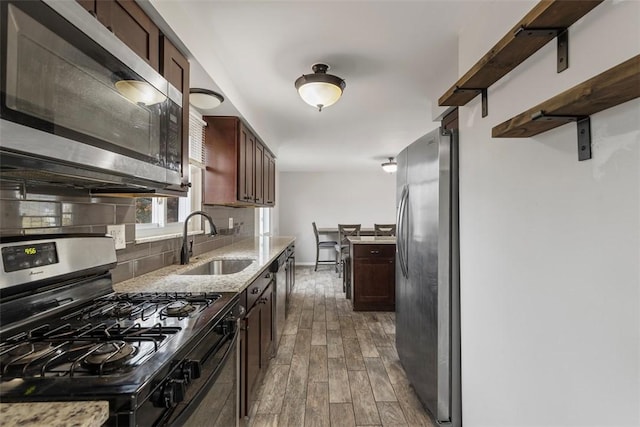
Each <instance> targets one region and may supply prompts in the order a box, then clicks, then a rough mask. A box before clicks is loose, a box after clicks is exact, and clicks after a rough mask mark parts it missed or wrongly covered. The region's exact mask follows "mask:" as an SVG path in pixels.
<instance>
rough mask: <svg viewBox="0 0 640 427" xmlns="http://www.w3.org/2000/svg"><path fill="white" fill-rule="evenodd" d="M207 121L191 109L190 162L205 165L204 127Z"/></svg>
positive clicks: (199, 165)
mask: <svg viewBox="0 0 640 427" xmlns="http://www.w3.org/2000/svg"><path fill="white" fill-rule="evenodd" d="M205 126H207V123H206V122H205V121H204V120H202V118H201V117H200V115H198V114H196V113H194V112H193V111H189V159H190V163H191V164H193V165H196V166H198V167H200V168H203V167H204V160H205V159H204V129H205Z"/></svg>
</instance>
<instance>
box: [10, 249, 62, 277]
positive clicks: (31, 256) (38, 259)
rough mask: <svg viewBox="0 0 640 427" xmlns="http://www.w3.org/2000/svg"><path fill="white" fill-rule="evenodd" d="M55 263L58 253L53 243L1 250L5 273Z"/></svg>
mask: <svg viewBox="0 0 640 427" xmlns="http://www.w3.org/2000/svg"><path fill="white" fill-rule="evenodd" d="M57 262H58V251H57V250H56V243H55V242H48V243H36V244H33V245H22V246H8V247H5V248H2V264H3V265H4V271H5V273H10V272H12V271H18V270H26V269H28V268H33V267H42V266H45V265H50V264H56V263H57Z"/></svg>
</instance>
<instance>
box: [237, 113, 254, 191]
mask: <svg viewBox="0 0 640 427" xmlns="http://www.w3.org/2000/svg"><path fill="white" fill-rule="evenodd" d="M255 146H256V140H255V136H253V134H252V133H251V131H249V129H247V128H246V127H245V126H244V125H243V124H242V123H241V124H240V141H239V147H238V148H239V153H238V200H242V201H245V202H253V201H254V198H255V191H254V185H255V182H254V170H255V149H256V148H255Z"/></svg>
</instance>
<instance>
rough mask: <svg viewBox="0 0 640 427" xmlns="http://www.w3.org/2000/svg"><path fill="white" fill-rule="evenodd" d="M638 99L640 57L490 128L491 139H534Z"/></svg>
mask: <svg viewBox="0 0 640 427" xmlns="http://www.w3.org/2000/svg"><path fill="white" fill-rule="evenodd" d="M638 97H640V55H636V56H634V57H633V58H631V59H628V60H627V61H625V62H623V63H621V64H618V65H616V66H615V67H613V68H610V69H608V70H607V71H605V72H603V73H601V74H598V75H597V76H595V77H593V78H591V79H589V80H587V81H585V82H583V83H580V84H579V85H576V86H574V87H572V88H571V89H568V90H566V91H564V92H562V93H560V94H558V95H556V96H554V97H553V98H551V99H548V100H547V101H545V102H543V103H541V104H538V105H536V106H535V107H533V108H531V109H529V110H527V111H525V112H524V113H522V114H519V115H517V116H515V117H513V118H511V119H509V120H507V121H506V122H504V123H500V124H499V125H497V126H495V127H494V128H493V129H492V131H491V136H492V137H494V138H526V137H530V136H534V135H537V134H539V133H542V132H546V131H548V130H550V129H553V128H556V127H558V126H562V125H563V124H565V123H568V122H570V121H575V120H576V118H578V117H588V116H590V115H592V114H594V113H597V112H599V111H602V110H606V109H607V108H611V107H614V106H616V105H618V104H622V103H624V102H627V101H630V100H632V99H634V98H638ZM558 116H560V117H558ZM563 118H564V120H563Z"/></svg>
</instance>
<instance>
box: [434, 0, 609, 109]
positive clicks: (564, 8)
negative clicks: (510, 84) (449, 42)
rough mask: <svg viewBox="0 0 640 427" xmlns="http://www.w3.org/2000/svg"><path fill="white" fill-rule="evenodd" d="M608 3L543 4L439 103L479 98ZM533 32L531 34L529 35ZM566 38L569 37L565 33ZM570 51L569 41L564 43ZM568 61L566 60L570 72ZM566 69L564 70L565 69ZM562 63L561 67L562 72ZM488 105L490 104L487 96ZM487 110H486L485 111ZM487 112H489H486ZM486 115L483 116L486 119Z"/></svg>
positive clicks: (556, 0)
mask: <svg viewBox="0 0 640 427" xmlns="http://www.w3.org/2000/svg"><path fill="white" fill-rule="evenodd" d="M603 1H604V0H581V1H564V0H543V1H541V2H540V3H538V4H537V5H536V6H535V7H534V8H533V9H531V11H530V12H529V13H527V15H526V16H525V17H524V18H522V19H521V20H520V22H518V23H517V24H516V26H515V27H513V29H512V30H511V31H509V32H508V33H507V34H506V35H505V36H504V37H503V38H502V39H501V40H500V41H499V42H498V43H497V44H496V45H495V46H494V47H493V48H491V50H490V51H489V52H488V53H487V54H486V55H484V56H483V57H482V58H481V59H480V60H479V61H478V62H477V63H476V64H475V65H474V66H473V67H471V69H470V70H469V71H468V72H467V73H466V74H465V75H464V76H462V77H461V78H460V79H459V80H458V81H457V82H456V83H455V84H454V85H453V86H452V87H451V88H450V89H449V90H448V91H447V92H445V94H444V95H442V96H441V97H440V99H439V100H438V105H441V106H443V105H450V106H461V105H465V104H467V103H468V102H469V101H471V100H472V99H473V98H475V97H476V96H477V95H478V94H479V93H481V90H482V89H485V90H486V88H488V87H489V86H491V85H492V84H494V83H495V82H497V81H498V80H500V79H501V78H502V77H504V76H505V75H506V74H507V73H509V72H510V71H511V70H513V69H514V68H516V67H517V66H518V65H520V64H521V63H522V62H523V61H524V60H525V59H527V58H528V57H529V56H531V55H533V54H534V53H535V52H537V51H538V50H539V49H540V48H541V47H542V46H544V45H545V44H547V43H548V42H549V41H551V40H553V39H554V38H555V37H556V35H558V34H559V32H561V30H563V29H566V28H568V27H570V26H571V25H572V24H573V23H574V22H576V21H577V20H578V19H580V18H582V17H583V16H584V15H586V14H587V13H589V12H590V11H591V10H592V9H593V8H595V7H596V6H598V5H599V4H600V3H602V2H603ZM527 29H531V31H529V32H528V31H527ZM565 35H566V33H565ZM564 43H565V46H564V48H565V49H566V41H565V42H564ZM567 63H568V58H565V59H564V68H566V66H567ZM564 68H562V69H564ZM562 69H561V68H560V62H559V63H558V70H559V71H561V70H562ZM483 96H485V99H484V102H485V103H486V95H483ZM485 110H486V108H485ZM485 112H486V111H485ZM484 115H486V114H483V116H484Z"/></svg>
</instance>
